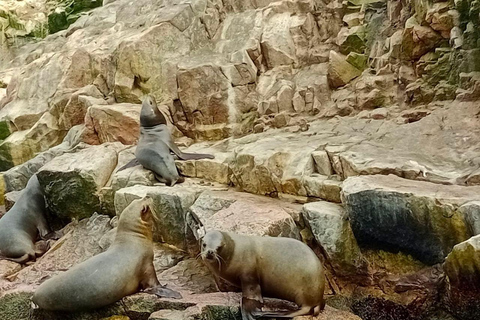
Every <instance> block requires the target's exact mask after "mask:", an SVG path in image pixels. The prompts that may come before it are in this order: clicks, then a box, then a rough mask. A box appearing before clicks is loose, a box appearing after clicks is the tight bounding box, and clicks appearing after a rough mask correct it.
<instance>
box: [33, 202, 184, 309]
mask: <svg viewBox="0 0 480 320" xmlns="http://www.w3.org/2000/svg"><path fill="white" fill-rule="evenodd" d="M151 205H152V200H151V199H150V198H144V199H138V200H134V201H133V202H132V203H131V204H130V205H129V206H128V207H127V208H126V209H125V210H124V211H123V212H122V214H121V215H120V219H119V221H118V228H117V234H116V237H115V240H114V242H113V243H112V245H111V246H110V248H109V249H108V250H107V251H105V252H103V253H101V254H99V255H96V256H94V257H92V258H90V259H88V260H86V261H84V262H82V263H80V264H78V265H76V266H74V267H73V268H71V269H70V270H68V271H66V272H65V273H62V274H60V275H57V276H55V277H53V278H51V279H49V280H47V281H45V282H44V283H42V284H41V285H40V287H38V289H37V290H36V291H35V293H34V295H33V298H32V300H33V302H34V303H35V304H36V305H37V306H39V307H40V308H41V309H46V310H58V311H82V310H91V309H96V308H100V307H103V306H107V305H109V304H112V303H114V302H116V301H118V300H120V299H122V298H123V297H125V296H128V295H131V294H133V293H136V292H138V291H139V290H140V289H143V290H144V292H147V293H152V294H156V295H158V296H160V297H168V298H181V295H180V293H178V292H176V291H173V290H170V289H168V288H166V287H165V286H162V285H160V282H159V281H158V278H157V275H156V273H155V268H154V266H153V240H152V239H153V232H152V227H153V214H152V211H151Z"/></svg>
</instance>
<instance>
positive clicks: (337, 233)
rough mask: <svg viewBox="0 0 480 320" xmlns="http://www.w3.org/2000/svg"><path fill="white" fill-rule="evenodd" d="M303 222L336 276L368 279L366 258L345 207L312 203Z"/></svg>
mask: <svg viewBox="0 0 480 320" xmlns="http://www.w3.org/2000/svg"><path fill="white" fill-rule="evenodd" d="M302 214H303V219H304V220H305V222H306V224H307V225H308V226H309V227H310V230H311V231H312V234H313V236H314V238H315V240H316V242H317V243H318V244H319V245H320V246H321V247H322V249H323V252H325V254H326V258H327V260H328V262H329V263H331V264H332V266H333V270H334V271H335V273H336V274H337V275H340V276H347V277H350V278H351V277H358V278H361V277H362V276H366V275H367V274H368V263H367V260H366V259H365V258H364V257H363V255H362V252H361V251H360V247H359V246H358V244H357V240H356V239H355V236H354V235H353V232H352V228H351V226H350V223H349V221H348V220H347V218H348V217H347V213H346V212H345V210H344V209H343V208H342V206H340V205H337V204H333V203H329V202H323V201H320V202H311V203H307V204H305V205H304V206H303V211H302Z"/></svg>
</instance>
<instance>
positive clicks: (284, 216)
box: [190, 191, 301, 239]
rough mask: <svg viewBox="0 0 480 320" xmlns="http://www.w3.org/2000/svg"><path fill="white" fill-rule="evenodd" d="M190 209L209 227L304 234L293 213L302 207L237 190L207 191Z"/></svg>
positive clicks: (251, 232) (260, 233)
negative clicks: (300, 231) (300, 232)
mask: <svg viewBox="0 0 480 320" xmlns="http://www.w3.org/2000/svg"><path fill="white" fill-rule="evenodd" d="M190 210H191V211H192V212H193V213H194V214H196V215H197V217H198V218H199V219H200V221H201V222H202V223H203V225H204V226H205V228H206V229H207V230H221V231H230V232H238V233H241V234H247V235H257V236H272V237H278V236H282V237H291V238H297V239H299V238H300V234H299V230H298V228H297V226H296V225H295V220H294V218H293V217H298V215H299V213H300V211H301V207H300V206H299V205H295V204H285V203H283V202H281V201H279V200H276V199H270V198H266V197H261V196H256V195H248V194H245V193H241V192H234V191H205V192H203V193H202V194H201V195H200V196H199V197H198V199H197V200H196V201H195V203H194V204H193V206H192V207H191V208H190Z"/></svg>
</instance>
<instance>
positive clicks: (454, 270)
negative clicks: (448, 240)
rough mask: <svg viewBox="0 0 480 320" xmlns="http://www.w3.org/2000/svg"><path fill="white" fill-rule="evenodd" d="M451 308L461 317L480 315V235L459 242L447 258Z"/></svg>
mask: <svg viewBox="0 0 480 320" xmlns="http://www.w3.org/2000/svg"><path fill="white" fill-rule="evenodd" d="M444 270H445V273H446V275H447V277H448V286H447V297H446V301H447V303H448V306H449V309H450V310H451V312H452V313H454V314H456V315H457V316H458V317H460V319H466V320H473V319H478V317H480V305H479V304H478V299H479V298H480V236H475V237H472V238H470V239H468V240H467V241H465V242H462V243H459V244H457V245H456V246H455V247H454V248H453V250H452V252H450V254H449V255H448V256H447V258H446V259H445V264H444Z"/></svg>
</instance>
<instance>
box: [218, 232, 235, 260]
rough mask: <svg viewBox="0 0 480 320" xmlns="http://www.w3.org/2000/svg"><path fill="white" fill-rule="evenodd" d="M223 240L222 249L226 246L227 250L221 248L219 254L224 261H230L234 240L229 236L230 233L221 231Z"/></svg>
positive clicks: (233, 249)
mask: <svg viewBox="0 0 480 320" xmlns="http://www.w3.org/2000/svg"><path fill="white" fill-rule="evenodd" d="M222 236H223V242H224V249H225V248H228V250H222V252H221V256H222V258H224V260H225V261H230V259H231V257H232V256H233V255H234V253H235V241H233V239H232V238H231V237H230V235H229V234H228V233H226V232H222Z"/></svg>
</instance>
